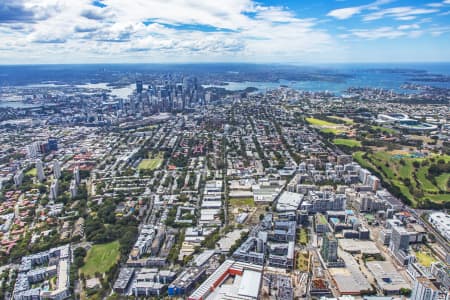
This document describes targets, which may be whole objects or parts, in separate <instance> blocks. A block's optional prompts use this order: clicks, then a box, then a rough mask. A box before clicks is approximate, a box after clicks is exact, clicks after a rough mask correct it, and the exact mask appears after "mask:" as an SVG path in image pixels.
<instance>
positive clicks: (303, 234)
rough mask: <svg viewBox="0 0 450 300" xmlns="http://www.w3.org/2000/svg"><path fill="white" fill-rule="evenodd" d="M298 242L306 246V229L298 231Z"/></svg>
mask: <svg viewBox="0 0 450 300" xmlns="http://www.w3.org/2000/svg"><path fill="white" fill-rule="evenodd" d="M298 242H299V243H300V244H302V245H306V244H308V231H307V230H306V228H302V229H300V233H299V238H298Z"/></svg>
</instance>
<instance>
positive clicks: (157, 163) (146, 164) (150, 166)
mask: <svg viewBox="0 0 450 300" xmlns="http://www.w3.org/2000/svg"><path fill="white" fill-rule="evenodd" d="M163 161H164V159H163V156H162V154H161V153H159V154H158V155H157V156H155V157H153V158H146V159H143V160H142V161H141V162H140V163H139V165H138V169H139V170H155V169H158V168H159V167H161V165H162V163H163Z"/></svg>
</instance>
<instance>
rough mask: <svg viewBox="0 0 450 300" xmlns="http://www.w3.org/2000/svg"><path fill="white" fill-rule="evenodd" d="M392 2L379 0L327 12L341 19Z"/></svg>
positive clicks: (330, 15)
mask: <svg viewBox="0 0 450 300" xmlns="http://www.w3.org/2000/svg"><path fill="white" fill-rule="evenodd" d="M390 2H391V0H378V1H375V2H373V3H370V4H367V5H360V6H352V7H345V8H338V9H335V10H332V11H330V12H329V13H328V14H327V16H329V17H334V18H336V19H339V20H345V19H349V18H351V17H353V16H354V15H357V14H360V13H361V12H363V11H364V10H376V9H378V8H379V6H380V5H383V4H387V3H390Z"/></svg>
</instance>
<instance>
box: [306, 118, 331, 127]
mask: <svg viewBox="0 0 450 300" xmlns="http://www.w3.org/2000/svg"><path fill="white" fill-rule="evenodd" d="M306 122H308V123H309V124H311V125H316V126H338V125H339V124H336V123H331V122H328V121H325V120H320V119H316V118H306Z"/></svg>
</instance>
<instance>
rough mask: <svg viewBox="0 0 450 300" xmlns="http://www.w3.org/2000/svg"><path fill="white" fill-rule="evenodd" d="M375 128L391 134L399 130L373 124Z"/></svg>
mask: <svg viewBox="0 0 450 300" xmlns="http://www.w3.org/2000/svg"><path fill="white" fill-rule="evenodd" d="M371 127H372V129H373V130H377V129H379V130H380V131H381V132H385V133H389V134H395V133H397V130H395V129H392V128H387V127H383V126H371Z"/></svg>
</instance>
